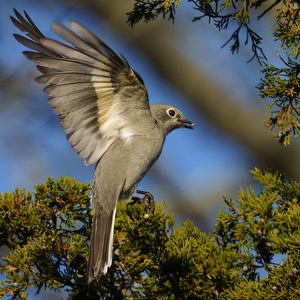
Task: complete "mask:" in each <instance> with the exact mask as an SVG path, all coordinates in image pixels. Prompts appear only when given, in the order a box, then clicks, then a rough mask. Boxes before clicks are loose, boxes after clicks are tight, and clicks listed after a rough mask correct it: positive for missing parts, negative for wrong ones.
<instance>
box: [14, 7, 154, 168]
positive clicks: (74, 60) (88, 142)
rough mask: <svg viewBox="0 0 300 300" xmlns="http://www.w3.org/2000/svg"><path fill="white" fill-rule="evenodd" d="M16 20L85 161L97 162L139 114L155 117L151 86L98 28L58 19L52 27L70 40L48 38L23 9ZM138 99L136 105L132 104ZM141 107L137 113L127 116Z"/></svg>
mask: <svg viewBox="0 0 300 300" xmlns="http://www.w3.org/2000/svg"><path fill="white" fill-rule="evenodd" d="M15 13H16V17H17V19H18V20H17V19H15V18H13V17H11V19H12V22H13V23H14V24H15V26H16V27H17V28H19V29H20V30H21V31H23V32H26V35H27V37H29V38H27V37H23V36H20V35H17V34H16V35H14V37H15V38H16V40H17V41H18V42H20V43H21V44H23V45H24V46H26V47H28V48H30V49H32V50H33V51H25V52H24V55H25V56H26V57H27V58H28V59H31V60H33V61H34V62H35V63H36V64H37V69H38V70H39V71H40V72H41V73H42V74H44V75H42V76H39V77H37V78H36V81H37V82H40V83H45V84H47V86H46V87H45V88H44V92H45V93H46V94H47V95H49V96H50V98H49V100H48V102H49V104H50V105H52V107H53V110H54V112H55V113H56V114H57V115H58V116H59V118H60V123H61V125H62V128H63V129H64V131H65V133H66V134H67V139H68V141H69V142H70V144H71V146H72V147H73V149H74V150H75V151H76V152H77V154H78V155H79V157H82V158H84V159H85V163H86V164H87V165H90V164H93V163H95V162H96V161H98V160H99V159H100V158H101V157H102V155H103V154H104V153H105V151H106V150H107V149H108V147H110V145H111V144H113V143H114V141H116V140H118V139H120V138H123V136H124V135H122V132H123V131H124V130H125V131H128V132H132V134H138V132H137V131H135V132H134V131H133V130H132V129H131V126H135V127H134V128H136V130H138V129H139V128H140V127H141V126H139V125H134V123H135V122H141V121H140V120H141V119H142V118H140V117H139V115H147V116H149V117H150V118H151V113H150V107H149V102H148V96H147V91H146V88H145V85H144V84H143V81H142V79H141V77H140V76H139V75H138V74H137V73H136V72H134V71H133V70H131V68H130V66H129V63H128V62H127V60H126V59H125V57H123V55H121V57H119V56H118V55H117V54H116V53H115V52H114V51H113V50H112V49H111V48H110V47H109V46H107V45H106V44H105V43H104V42H103V41H102V40H101V39H99V38H98V37H97V36H96V35H95V34H94V33H92V32H91V31H90V30H88V29H87V28H85V27H84V26H82V25H81V24H79V23H77V22H75V21H69V24H70V27H71V29H72V30H74V31H72V30H70V29H68V28H66V27H64V26H62V25H60V24H57V23H54V24H52V27H53V29H54V31H55V32H56V33H57V34H58V35H59V36H61V37H62V38H63V39H64V40H66V41H67V42H69V43H70V44H71V45H67V44H65V43H62V42H58V41H55V40H53V39H48V38H46V37H45V36H44V35H43V34H42V33H41V32H40V31H39V29H38V28H37V27H36V25H35V24H34V23H33V22H32V20H31V19H30V18H29V16H28V15H27V14H26V13H25V17H26V18H27V20H26V19H25V18H24V17H22V16H21V15H20V14H19V13H18V12H17V11H15ZM135 102H136V105H135V104H134V103H135ZM133 106H136V107H137V108H138V110H137V114H136V117H135V116H134V117H133V118H132V120H131V122H133V125H132V124H131V123H130V122H128V119H127V118H126V117H125V115H126V114H128V112H132V107H133Z"/></svg>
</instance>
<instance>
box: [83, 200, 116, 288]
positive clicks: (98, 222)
mask: <svg viewBox="0 0 300 300" xmlns="http://www.w3.org/2000/svg"><path fill="white" fill-rule="evenodd" d="M115 215H116V207H115V208H114V209H113V210H112V211H111V212H110V213H109V214H107V213H104V212H102V211H101V208H100V207H99V206H98V207H96V208H95V209H94V216H93V229H92V236H91V244H90V253H89V259H88V266H87V282H88V284H90V283H91V282H92V281H93V280H94V279H95V278H97V277H98V278H99V277H100V276H101V275H104V274H106V273H107V270H108V268H109V267H110V266H111V264H112V249H113V235H114V224H115Z"/></svg>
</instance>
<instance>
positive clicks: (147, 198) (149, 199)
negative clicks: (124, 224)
mask: <svg viewBox="0 0 300 300" xmlns="http://www.w3.org/2000/svg"><path fill="white" fill-rule="evenodd" d="M136 193H137V194H142V195H144V197H143V198H140V197H131V200H132V202H129V203H128V204H127V206H128V205H133V204H136V203H139V204H140V203H141V202H146V201H147V202H148V205H152V213H153V214H154V208H155V206H154V197H153V195H152V194H151V193H149V192H144V191H140V190H137V191H136Z"/></svg>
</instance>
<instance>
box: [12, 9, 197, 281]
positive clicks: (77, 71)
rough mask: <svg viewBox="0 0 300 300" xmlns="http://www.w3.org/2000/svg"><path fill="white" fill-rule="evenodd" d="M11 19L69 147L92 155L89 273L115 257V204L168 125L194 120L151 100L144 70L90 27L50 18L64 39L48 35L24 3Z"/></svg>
mask: <svg viewBox="0 0 300 300" xmlns="http://www.w3.org/2000/svg"><path fill="white" fill-rule="evenodd" d="M14 11H15V14H16V17H17V19H18V20H17V19H16V18H14V17H11V20H12V22H13V23H14V25H15V26H16V27H17V28H18V29H20V30H21V31H23V32H26V35H27V37H29V38H26V37H23V36H20V35H18V34H14V37H15V39H16V40H17V41H18V42H20V43H21V44H23V45H25V46H26V47H28V48H30V49H33V50H35V51H24V52H23V54H24V55H25V56H26V57H27V58H28V59H30V60H33V61H34V62H35V63H36V65H37V69H38V70H39V71H40V72H41V73H42V74H43V75H41V76H39V77H37V78H36V81H37V82H39V83H46V84H47V85H48V86H47V87H46V88H45V89H44V92H45V93H46V94H47V95H49V96H50V97H49V100H48V101H49V104H50V105H51V106H52V107H53V110H54V112H55V113H56V114H57V115H58V116H59V118H60V123H61V126H62V128H63V130H64V132H65V133H66V135H67V139H68V141H69V143H70V144H71V146H72V148H73V149H74V150H75V151H76V153H77V154H78V156H79V157H80V158H83V159H84V161H85V164H86V165H88V166H89V165H92V164H94V163H97V165H96V168H95V172H94V176H93V188H92V209H93V227H92V236H91V243H90V252H89V259H88V266H87V281H88V283H90V282H91V281H92V280H93V279H95V278H97V277H98V278H99V277H100V276H101V275H102V274H105V273H107V269H108V268H109V267H110V266H111V264H112V249H113V231H114V222H115V215H116V205H117V201H119V200H128V199H130V197H131V195H132V194H133V193H134V192H135V191H136V187H137V185H138V183H139V182H140V180H141V179H142V178H143V177H144V175H145V174H146V172H147V171H148V170H149V169H150V167H151V166H152V165H153V164H154V162H155V161H156V160H157V159H158V157H159V156H160V153H161V151H162V148H163V144H164V141H165V138H166V136H167V134H168V133H170V132H171V131H172V130H174V129H177V128H193V126H194V123H192V122H191V121H189V120H188V119H186V117H185V116H184V115H183V114H182V112H181V111H180V110H178V109H177V108H175V107H173V106H170V105H165V104H155V105H149V99H148V93H147V90H146V87H145V84H144V82H143V79H142V78H141V76H140V75H139V74H138V73H137V72H136V71H134V70H133V69H131V68H130V65H129V63H128V62H127V60H126V59H125V57H124V56H123V55H122V54H120V56H121V57H119V56H118V55H117V54H116V53H115V52H114V51H113V50H112V49H111V48H109V47H108V46H107V45H106V44H105V43H104V42H103V41H102V40H100V39H99V38H98V37H97V36H96V35H95V34H94V33H92V32H91V31H90V30H88V29H87V28H85V27H84V26H82V25H81V24H79V23H77V22H74V21H69V25H70V27H71V28H72V30H73V31H71V30H70V29H68V28H66V27H64V26H62V25H59V24H57V23H53V24H52V27H53V29H54V31H55V32H56V33H57V34H58V35H59V36H61V37H62V38H63V39H64V40H65V41H67V42H68V43H70V45H68V44H64V43H61V42H58V41H55V40H52V39H48V38H46V37H45V36H44V35H43V34H42V33H41V32H40V30H39V29H38V28H37V26H36V25H35V24H34V23H33V22H32V20H31V19H30V17H29V16H28V14H27V13H26V12H25V11H24V14H25V18H24V17H23V16H22V15H21V14H20V13H19V12H18V11H16V10H14Z"/></svg>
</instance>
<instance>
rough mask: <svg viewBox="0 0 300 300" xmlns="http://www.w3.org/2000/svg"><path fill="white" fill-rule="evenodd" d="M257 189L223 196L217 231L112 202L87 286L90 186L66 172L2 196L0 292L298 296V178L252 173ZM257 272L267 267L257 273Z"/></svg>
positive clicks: (159, 210) (9, 295) (12, 295)
mask: <svg viewBox="0 0 300 300" xmlns="http://www.w3.org/2000/svg"><path fill="white" fill-rule="evenodd" d="M252 173H253V174H254V175H255V179H256V180H257V181H258V182H259V185H260V186H261V187H260V188H259V186H257V187H256V189H258V190H260V191H259V192H258V193H255V192H254V190H253V189H252V188H251V187H250V188H249V189H248V190H247V192H246V191H243V190H241V191H240V192H239V193H238V196H239V197H238V199H236V200H231V199H230V200H228V199H227V198H226V197H225V202H226V206H225V210H220V212H219V216H218V219H217V223H216V227H215V230H214V235H215V236H214V237H212V236H210V235H207V234H204V233H202V232H200V230H199V229H198V228H196V227H195V226H194V225H193V223H192V222H191V221H189V220H188V221H185V222H183V224H178V225H177V226H175V221H174V216H173V215H170V214H167V213H165V212H164V209H165V205H164V203H162V205H156V204H155V210H154V212H153V210H152V208H151V207H149V204H147V203H141V204H134V205H128V202H125V201H124V202H120V203H119V204H118V208H117V216H116V224H115V235H114V257H113V266H112V267H111V268H110V269H109V272H108V274H107V275H105V276H102V277H101V279H100V280H95V281H94V282H92V284H91V285H90V286H89V287H88V286H87V284H86V279H85V275H86V274H85V273H86V263H87V256H88V249H89V236H90V232H91V221H92V213H91V206H90V190H91V188H90V185H87V184H84V183H79V182H78V181H75V180H74V179H70V178H69V177H65V178H64V177H61V178H60V179H59V180H57V181H54V180H53V179H52V178H49V179H48V180H47V181H46V183H45V184H42V185H37V187H36V191H35V192H34V193H30V192H28V193H26V192H25V191H24V190H22V191H19V190H18V189H16V191H15V192H14V193H6V194H2V195H1V196H0V214H1V218H0V227H1V230H0V240H1V245H2V246H6V247H8V248H9V249H10V250H11V252H10V254H8V255H7V256H5V257H4V263H1V264H0V270H1V273H3V274H4V275H5V279H4V280H3V281H2V282H0V295H1V296H2V297H5V298H6V299H26V298H27V293H28V292H27V289H28V287H31V286H33V287H35V288H36V292H37V293H39V291H40V290H41V288H43V287H44V288H48V289H54V290H67V291H69V299H141V298H145V299H298V298H299V297H300V287H299V279H300V272H299V270H300V265H299V264H300V257H299V255H300V248H299V243H300V231H299V226H300V206H299V202H300V185H299V184H298V183H296V182H291V181H289V180H286V179H285V178H284V175H282V174H279V173H276V172H271V171H268V172H264V173H263V172H262V171H260V170H258V169H255V170H254V171H252ZM262 270H264V272H265V275H264V276H261V275H260V274H261V271H262Z"/></svg>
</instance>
